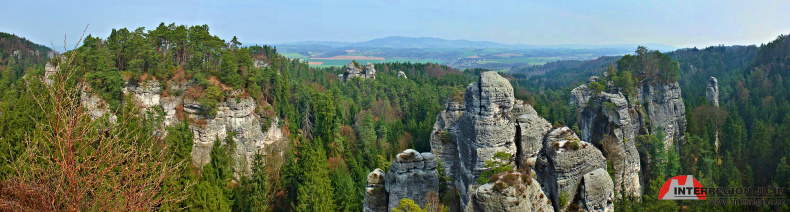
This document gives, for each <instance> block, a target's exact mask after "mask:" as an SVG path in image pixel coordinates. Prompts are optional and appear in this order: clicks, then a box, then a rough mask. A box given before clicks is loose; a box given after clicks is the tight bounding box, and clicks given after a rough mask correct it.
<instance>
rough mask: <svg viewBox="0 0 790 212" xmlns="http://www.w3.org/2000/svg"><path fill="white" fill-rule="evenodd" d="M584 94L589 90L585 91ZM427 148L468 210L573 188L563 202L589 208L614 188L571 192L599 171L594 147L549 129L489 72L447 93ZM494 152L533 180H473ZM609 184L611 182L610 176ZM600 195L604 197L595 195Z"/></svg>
mask: <svg viewBox="0 0 790 212" xmlns="http://www.w3.org/2000/svg"><path fill="white" fill-rule="evenodd" d="M591 80H595V79H591ZM578 91H581V92H584V91H583V90H581V89H579V90H578ZM586 93H588V95H589V96H592V95H591V94H589V93H590V92H589V91H586ZM461 102H463V104H461ZM585 102H586V100H585ZM624 103H625V104H624V105H625V106H627V105H628V104H627V102H624ZM626 112H627V110H626ZM632 143H633V142H632ZM574 145H575V147H571V146H574ZM555 146H556V148H555ZM621 148H622V147H621ZM431 149H432V151H433V152H434V153H435V154H436V155H437V157H440V158H441V159H442V163H443V165H444V167H445V169H446V170H447V171H446V175H447V176H450V177H452V178H453V179H454V188H455V189H457V190H458V192H459V194H460V200H461V208H464V209H465V210H467V211H551V210H555V209H557V210H559V208H557V206H558V205H554V206H552V205H550V204H557V203H558V201H559V195H560V194H562V193H563V192H564V193H570V194H572V195H571V196H570V197H571V199H570V200H571V201H569V203H570V202H572V201H577V202H579V203H578V204H576V205H577V206H578V205H584V204H587V203H588V202H591V203H590V204H591V206H590V207H593V208H594V207H597V206H598V205H601V204H599V203H600V202H601V201H600V200H601V199H609V200H610V199H611V198H609V197H608V196H605V195H610V194H612V193H614V191H613V190H612V187H613V186H610V187H600V188H599V187H589V190H585V191H578V189H579V188H585V187H582V184H583V183H584V180H583V179H584V175H585V174H588V173H591V172H593V171H594V170H597V169H602V170H604V172H605V171H606V159H605V158H604V156H603V154H602V153H601V151H600V150H598V149H597V148H596V146H594V145H592V144H590V143H587V142H582V141H580V139H579V138H578V137H577V136H576V135H575V134H574V133H573V132H572V131H571V130H570V129H569V128H567V127H563V128H559V129H555V130H552V127H551V124H550V123H549V122H548V121H546V120H545V119H543V118H541V117H540V116H538V114H537V112H536V111H535V110H534V109H533V108H532V107H531V106H530V105H529V104H525V103H524V102H523V101H520V100H515V99H514V98H513V88H512V86H511V85H510V83H509V82H508V81H507V80H506V79H504V78H502V77H501V76H499V75H498V74H497V73H496V72H484V73H482V74H481V76H480V80H479V81H478V82H474V83H471V84H470V85H469V86H468V87H467V89H466V92H465V94H464V96H463V98H461V97H459V96H451V97H450V98H449V99H448V100H447V103H446V104H445V108H444V110H443V111H441V112H440V113H439V114H438V115H437V117H436V124H435V125H434V129H433V132H432V133H431ZM497 152H505V153H510V154H511V155H513V156H514V157H513V158H511V159H510V161H512V163H514V165H516V167H517V168H519V170H522V171H523V172H518V173H535V174H534V175H533V176H536V177H537V178H538V180H537V181H538V182H540V183H538V182H535V181H533V180H532V178H530V177H527V178H528V179H529V180H527V179H521V181H518V182H520V183H519V184H514V183H513V182H514V181H512V180H510V181H507V182H509V183H508V184H507V185H505V184H502V182H499V185H498V184H497V183H498V182H491V183H488V184H485V185H477V178H478V177H479V176H480V174H481V173H482V172H483V171H485V170H487V168H485V166H484V164H485V161H487V160H490V159H491V158H492V157H493V155H494V154H496V153H497ZM634 152H635V153H636V149H634ZM635 157H636V159H637V160H636V161H637V163H636V164H637V171H636V172H634V174H635V175H636V176H638V174H637V173H638V170H639V169H638V164H639V163H638V161H639V160H638V158H639V157H638V154H637V155H636V156H635ZM510 173H514V172H510ZM606 176H608V175H606ZM492 179H493V178H492ZM596 180H597V178H596ZM636 182H637V184H638V179H636ZM609 184H613V183H612V182H611V179H609ZM451 187H453V186H451ZM607 188H608V190H606V189H607ZM601 189H604V190H601ZM584 192H587V193H584ZM607 192H608V193H607ZM582 193H584V194H586V195H588V197H583V195H582ZM599 194H600V195H603V196H594V195H599ZM593 196H594V197H593ZM391 197H392V196H390V201H393V199H392V198H391ZM549 199H553V200H552V201H549ZM548 202H552V203H548ZM592 202H594V203H592ZM609 203H611V202H609ZM582 207H584V206H582Z"/></svg>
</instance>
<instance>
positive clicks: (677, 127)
mask: <svg viewBox="0 0 790 212" xmlns="http://www.w3.org/2000/svg"><path fill="white" fill-rule="evenodd" d="M636 95H637V100H640V102H639V103H642V105H643V108H644V109H645V112H646V114H647V117H645V118H643V119H642V120H641V121H648V120H649V122H650V123H649V124H646V123H642V126H643V127H647V130H648V131H649V132H652V130H654V129H655V128H656V127H662V128H663V129H664V135H665V136H666V137H665V138H664V142H665V143H666V144H667V148H669V146H672V143H673V142H674V141H676V140H679V139H681V138H682V137H683V136H684V135H685V133H686V106H685V104H683V97H682V95H681V93H680V84H678V83H677V82H674V83H669V84H660V85H643V86H642V89H638V90H637V93H636ZM632 105H634V104H632Z"/></svg>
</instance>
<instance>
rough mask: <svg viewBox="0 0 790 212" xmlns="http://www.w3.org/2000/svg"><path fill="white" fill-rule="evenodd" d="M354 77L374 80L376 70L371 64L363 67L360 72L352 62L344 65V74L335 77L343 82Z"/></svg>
mask: <svg viewBox="0 0 790 212" xmlns="http://www.w3.org/2000/svg"><path fill="white" fill-rule="evenodd" d="M355 77H359V78H363V79H376V69H375V68H374V67H373V64H372V63H367V64H366V65H365V67H363V68H362V70H360V69H359V68H357V67H356V65H355V64H354V63H353V62H351V63H348V65H346V73H345V74H341V75H338V76H337V78H339V79H340V80H343V81H344V82H345V81H348V80H349V79H351V78H355Z"/></svg>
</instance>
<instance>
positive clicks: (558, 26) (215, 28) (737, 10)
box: [0, 0, 790, 48]
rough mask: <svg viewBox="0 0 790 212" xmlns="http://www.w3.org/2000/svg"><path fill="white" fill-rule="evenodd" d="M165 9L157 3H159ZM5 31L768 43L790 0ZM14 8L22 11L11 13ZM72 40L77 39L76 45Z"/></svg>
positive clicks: (41, 11)
mask: <svg viewBox="0 0 790 212" xmlns="http://www.w3.org/2000/svg"><path fill="white" fill-rule="evenodd" d="M152 5H156V6H155V7H151V6H152ZM4 6H6V8H9V9H8V10H7V11H6V13H5V14H4V17H7V18H3V19H0V31H3V32H8V33H13V34H17V35H20V36H22V37H25V38H28V39H29V40H31V41H33V42H35V43H40V44H46V45H48V46H49V45H50V42H53V43H55V45H56V48H57V47H61V48H62V42H63V35H64V34H66V35H67V37H68V38H69V43H71V44H73V43H74V42H76V41H77V39H78V38H79V36H80V35H81V34H82V31H83V29H85V26H86V25H88V24H90V27H89V28H88V30H87V32H86V35H87V34H91V35H93V36H97V37H103V38H104V37H107V36H108V35H109V34H110V31H111V30H112V29H113V28H116V29H118V28H124V27H126V28H129V29H130V30H134V29H135V28H137V27H145V28H146V29H147V30H152V29H154V28H156V27H157V26H158V25H159V23H162V22H164V23H166V24H170V23H176V24H179V25H181V24H183V25H187V26H192V25H203V24H207V25H208V26H209V27H210V29H211V33H212V34H214V35H217V36H219V37H220V38H222V39H224V40H230V39H231V38H232V37H233V36H237V37H238V38H239V40H240V41H241V42H242V43H255V44H283V43H293V42H300V41H339V42H361V41H367V40H373V39H377V38H383V37H388V36H409V37H436V38H442V39H448V40H470V41H490V42H497V43H502V44H526V45H618V44H640V43H647V44H663V45H669V46H674V47H677V48H691V47H698V48H701V47H708V46H718V45H726V46H732V45H760V44H764V43H768V42H770V41H772V40H774V39H776V37H777V36H778V35H780V34H787V33H790V25H788V24H787V23H786V20H790V13H788V12H786V11H790V1H779V0H768V1H758V2H744V1H713V0H703V1H693V2H688V1H640V2H619V1H596V2H588V1H579V0H572V1H567V2H563V3H555V2H530V1H516V0H504V1H499V2H495V3H492V2H481V1H471V0H467V1H450V0H436V1H417V0H378V1H365V0H349V1H331V2H326V1H319V0H305V1H298V2H293V1H267V2H258V1H251V0H240V1H233V2H224V1H222V2H216V1H208V0H197V1H191V0H175V1H165V2H160V1H153V0H142V1H135V2H125V1H113V0H110V1H95V0H82V1H79V2H77V3H74V2H64V1H43V2H31V1H10V2H6V3H5V4H4ZM11 8H13V9H11ZM70 46H72V45H70Z"/></svg>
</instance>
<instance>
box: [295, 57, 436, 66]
mask: <svg viewBox="0 0 790 212" xmlns="http://www.w3.org/2000/svg"><path fill="white" fill-rule="evenodd" d="M307 61H309V62H323V63H322V64H321V65H310V66H311V67H317V68H326V67H333V66H334V67H340V66H344V65H348V63H350V62H351V60H327V59H307ZM356 61H357V62H358V63H359V64H362V65H364V64H367V63H385V62H386V63H390V62H393V63H394V62H400V63H405V62H411V63H437V64H441V63H442V61H441V60H435V59H405V58H387V59H386V60H356Z"/></svg>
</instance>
